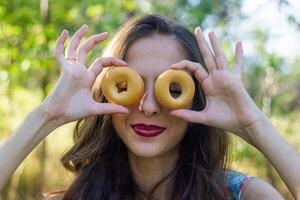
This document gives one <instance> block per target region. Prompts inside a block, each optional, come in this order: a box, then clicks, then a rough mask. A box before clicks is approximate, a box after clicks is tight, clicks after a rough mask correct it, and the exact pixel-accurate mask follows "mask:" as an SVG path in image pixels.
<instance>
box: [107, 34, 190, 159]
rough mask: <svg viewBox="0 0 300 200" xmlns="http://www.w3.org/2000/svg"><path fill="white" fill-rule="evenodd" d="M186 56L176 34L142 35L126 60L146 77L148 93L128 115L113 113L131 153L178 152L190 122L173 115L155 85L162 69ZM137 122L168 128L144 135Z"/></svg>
mask: <svg viewBox="0 0 300 200" xmlns="http://www.w3.org/2000/svg"><path fill="white" fill-rule="evenodd" d="M183 59H186V55H185V51H184V49H183V48H182V46H181V45H180V44H179V43H178V42H177V41H176V39H175V38H174V37H172V36H166V35H158V34H156V35H153V36H151V37H146V38H141V39H138V40H137V41H135V42H134V43H133V44H132V45H131V47H130V48H129V50H128V52H127V54H126V60H125V61H126V62H127V64H128V66H129V67H131V68H133V69H134V70H135V71H136V72H138V73H139V74H140V75H141V77H142V78H143V80H144V84H145V94H144V97H143V98H142V99H141V101H140V103H139V105H136V106H132V107H129V110H130V113H129V114H128V115H124V114H113V115H112V121H113V126H114V128H115V130H116V132H117V134H118V135H119V137H120V138H121V139H122V141H123V142H124V143H125V144H126V146H127V148H128V150H129V152H130V153H132V154H134V155H136V156H139V157H148V158H150V157H158V156H163V155H166V154H169V153H172V152H177V150H178V147H179V145H178V144H179V142H180V141H181V139H182V138H183V136H184V135H185V131H186V128H187V122H185V121H184V120H182V119H179V118H177V117H174V116H171V115H170V114H169V112H170V110H169V109H167V108H165V107H162V106H161V105H160V104H159V102H157V100H156V98H155V95H154V84H155V81H156V79H157V77H158V76H159V75H160V74H161V73H162V72H164V71H166V70H168V69H170V67H171V65H172V64H174V63H176V62H178V61H180V60H183ZM137 124H145V125H155V126H158V127H162V128H164V131H163V132H162V133H160V134H159V135H157V136H152V137H145V136H141V135H139V134H137V133H136V131H135V129H139V128H143V127H142V126H138V125H137ZM133 125H137V126H135V127H133ZM150 128H151V127H150Z"/></svg>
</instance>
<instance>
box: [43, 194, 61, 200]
mask: <svg viewBox="0 0 300 200" xmlns="http://www.w3.org/2000/svg"><path fill="white" fill-rule="evenodd" d="M63 196H64V193H62V192H56V193H51V194H48V195H46V197H45V198H44V200H62V199H63Z"/></svg>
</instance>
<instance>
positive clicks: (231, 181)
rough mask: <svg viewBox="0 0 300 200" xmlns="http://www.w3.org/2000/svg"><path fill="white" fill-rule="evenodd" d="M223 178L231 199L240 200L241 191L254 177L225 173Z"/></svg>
mask: <svg viewBox="0 0 300 200" xmlns="http://www.w3.org/2000/svg"><path fill="white" fill-rule="evenodd" d="M225 178H226V187H227V190H228V192H229V194H230V196H232V199H233V200H240V199H241V198H240V197H241V193H242V191H243V190H244V189H245V188H246V186H247V184H248V183H249V181H250V180H251V179H253V178H255V177H254V176H249V175H247V174H244V173H241V172H237V171H226V173H225Z"/></svg>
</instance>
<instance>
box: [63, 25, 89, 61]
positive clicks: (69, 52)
mask: <svg viewBox="0 0 300 200" xmlns="http://www.w3.org/2000/svg"><path fill="white" fill-rule="evenodd" d="M87 31H88V26H87V25H86V24H85V25H83V26H82V27H81V28H80V29H79V30H78V31H76V33H75V34H74V35H73V37H72V39H71V41H70V43H69V45H68V47H67V49H66V58H67V59H68V58H69V59H75V58H76V50H77V47H78V45H79V43H80V40H81V39H82V37H83V36H84V34H85V33H86V32H87Z"/></svg>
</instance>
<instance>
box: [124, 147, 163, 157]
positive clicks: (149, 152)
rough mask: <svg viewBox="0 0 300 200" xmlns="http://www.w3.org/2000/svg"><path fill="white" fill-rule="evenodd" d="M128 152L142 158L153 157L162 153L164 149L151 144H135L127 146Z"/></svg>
mask: <svg viewBox="0 0 300 200" xmlns="http://www.w3.org/2000/svg"><path fill="white" fill-rule="evenodd" d="M127 148H128V150H129V153H131V154H133V155H134V156H137V157H142V158H155V157H159V156H161V155H163V154H164V153H165V151H164V150H163V149H161V148H160V147H158V146H156V145H153V144H137V145H130V146H129V147H128V146H127Z"/></svg>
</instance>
